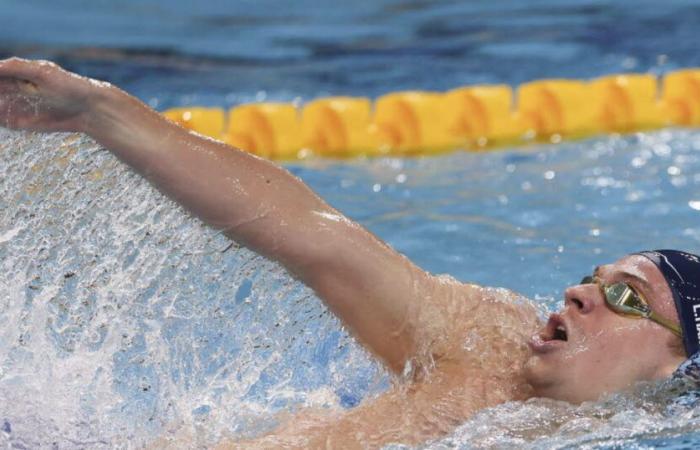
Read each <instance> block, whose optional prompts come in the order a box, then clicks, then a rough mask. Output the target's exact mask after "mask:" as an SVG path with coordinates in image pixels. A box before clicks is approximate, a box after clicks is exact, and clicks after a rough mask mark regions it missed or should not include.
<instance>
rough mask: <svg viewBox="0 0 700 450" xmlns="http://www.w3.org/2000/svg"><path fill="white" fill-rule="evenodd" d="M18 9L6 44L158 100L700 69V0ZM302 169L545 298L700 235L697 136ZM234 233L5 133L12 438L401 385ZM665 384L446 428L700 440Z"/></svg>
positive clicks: (77, 442) (375, 224)
mask: <svg viewBox="0 0 700 450" xmlns="http://www.w3.org/2000/svg"><path fill="white" fill-rule="evenodd" d="M1 6H2V8H1V9H0V21H1V22H2V26H0V56H9V55H15V54H16V55H20V56H26V57H45V58H50V59H53V60H56V61H57V62H59V63H61V64H63V65H64V66H66V67H67V68H69V69H72V70H76V71H78V72H80V73H83V74H85V75H89V76H94V77H98V78H101V79H106V80H108V81H111V82H113V83H115V84H118V85H120V86H122V87H124V88H125V89H127V90H128V91H130V92H132V93H134V94H135V95H137V96H139V97H140V98H142V99H143V100H144V101H146V102H147V103H149V104H150V105H152V106H154V107H156V108H160V109H164V108H167V107H171V106H175V105H183V104H202V105H217V106H231V105H234V104H237V103H240V102H245V101H251V100H255V99H258V100H260V99H266V100H295V99H299V100H307V99H311V98H314V97H317V96H321V95H328V94H351V95H370V96H376V95H380V94H383V93H385V92H389V91H393V90H400V89H438V90H445V89H449V88H453V87H456V86H459V85H462V84H472V83H503V82H505V83H511V84H517V83H520V82H523V81H527V80H531V79H535V78H542V77H560V76H563V77H580V78H585V77H594V76H598V75H604V74H608V73H614V72H619V71H638V72H652V73H659V74H661V73H664V72H666V71H668V70H672V69H674V68H678V67H687V66H696V65H700V51H698V50H699V49H698V46H699V45H700V44H698V41H697V39H696V34H697V23H700V21H699V19H700V4H698V3H697V2H690V1H684V2H682V1H667V2H664V3H663V6H659V4H658V2H643V1H642V2H639V1H635V2H632V1H617V2H612V1H609V2H590V1H588V2H583V1H576V2H564V1H534V2H522V1H518V2H516V1H503V2H461V3H454V2H441V1H412V2H405V1H403V2H401V1H386V0H384V1H355V2H343V3H336V2H330V1H329V2H320V1H313V2H311V1H296V2H288V1H257V2H252V1H250V2H248V1H239V2H236V3H235V4H232V3H231V2H223V1H220V2H200V3H197V4H192V3H190V2H184V1H170V2H163V1H122V2H104V1H91V2H88V1H54V2H50V3H49V2H39V1H19V0H4V1H3V2H2V5H1ZM288 168H289V169H290V170H291V171H292V172H294V173H295V174H297V175H299V176H300V177H301V178H302V179H303V180H304V181H306V182H307V183H308V184H310V185H311V186H312V187H313V188H314V189H315V190H316V191H317V192H319V194H321V196H323V197H324V198H326V199H327V200H328V201H329V202H330V203H331V204H332V205H334V206H336V207H337V208H339V209H340V210H341V211H343V212H345V213H346V214H347V215H349V216H350V217H352V218H353V219H355V220H357V221H359V222H360V223H361V224H363V225H365V226H366V227H368V228H369V229H370V230H372V231H373V232H375V233H376V234H377V235H378V236H380V237H381V238H383V239H385V240H387V241H388V242H389V243H390V244H391V245H392V246H394V247H395V248H397V249H398V250H399V251H401V252H403V253H405V254H407V255H408V256H409V257H410V258H412V259H413V260H415V261H416V262H417V263H418V264H419V265H421V266H423V267H424V268H426V269H428V270H430V271H431V272H438V273H450V274H452V275H454V276H455V277H457V278H459V279H461V280H465V281H474V282H477V283H481V284H486V285H492V286H505V287H508V288H511V289H514V290H517V291H520V292H522V293H524V294H526V295H528V296H529V297H530V298H533V299H535V300H536V301H538V302H540V303H542V304H544V305H546V306H548V307H550V308H554V307H556V305H557V303H558V302H559V301H560V298H561V293H562V291H563V289H564V287H565V286H567V284H569V283H572V282H575V281H577V280H578V279H580V277H581V275H582V274H587V273H589V272H590V270H591V268H592V267H593V266H595V265H597V264H600V263H604V262H610V261H612V260H614V259H616V258H617V257H619V256H621V255H623V254H625V253H628V252H630V251H635V250H639V249H645V248H660V247H672V248H673V247H680V248H685V249H688V250H691V251H696V252H697V251H698V250H700V226H698V223H700V222H698V218H700V188H699V186H700V175H698V174H699V173H700V133H698V132H695V131H691V130H666V131H660V132H654V133H639V134H634V135H629V136H609V137H600V138H595V139H590V140H586V141H582V142H576V143H567V144H563V145H558V146H546V145H532V146H530V147H527V148H518V149H504V150H502V151H498V152H492V153H465V152H456V153H452V154H449V155H444V156H440V157H432V158H410V159H395V158H383V159H373V160H358V161H342V162H338V161H328V160H314V161H308V162H304V163H301V164H291V165H288ZM228 245H229V244H228V242H227V241H226V240H225V239H224V238H222V237H221V236H218V235H216V234H215V233H213V232H212V231H211V230H208V229H206V228H204V227H202V226H201V225H200V224H199V223H198V222H196V221H194V220H192V219H190V218H188V217H187V216H186V215H185V214H184V213H183V212H182V211H180V210H179V209H178V208H177V207H176V206H174V205H173V204H171V203H170V202H167V201H166V200H164V199H163V198H162V197H160V196H159V195H158V194H157V193H155V192H154V191H153V190H152V189H151V188H150V187H149V186H148V185H147V184H145V183H144V182H143V181H142V180H140V179H138V178H137V177H136V176H134V175H133V174H130V173H129V172H128V171H127V170H125V169H124V168H123V167H122V166H121V165H120V164H119V163H118V162H116V161H115V160H114V159H113V158H112V157H111V156H109V155H108V154H106V153H105V152H103V151H100V150H99V149H97V148H96V147H95V146H94V145H93V144H92V143H90V142H89V141H87V140H79V141H74V138H72V137H66V136H52V137H47V138H42V137H38V136H29V135H26V136H25V135H21V134H16V133H6V132H4V131H0V266H1V267H2V269H3V270H2V271H1V272H0V444H3V445H5V446H6V447H9V448H12V446H13V445H14V446H15V447H18V448H22V446H24V447H25V448H34V447H38V446H44V447H50V446H51V443H52V442H58V446H59V448H73V447H105V448H108V447H123V448H128V447H131V446H138V445H141V444H143V443H145V442H148V441H149V439H152V438H153V437H155V436H163V435H166V436H169V435H171V434H177V433H179V434H183V433H184V434H185V435H189V436H190V437H191V436H193V435H194V436H197V438H196V439H198V441H197V442H198V443H200V444H206V443H211V442H215V441H216V439H217V438H218V437H219V436H221V435H222V434H223V433H244V434H245V433H249V434H252V433H255V432H260V431H262V430H264V429H266V428H269V427H271V426H273V425H274V422H275V420H276V419H275V413H276V412H279V411H284V410H286V409H290V408H299V407H302V406H304V405H320V406H324V405H325V406H328V405H330V406H337V407H350V406H353V405H355V404H357V403H358V402H359V401H361V399H362V398H364V397H365V396H367V395H371V394H373V393H376V392H381V390H382V389H384V388H386V386H387V383H388V377H387V375H386V373H384V371H383V370H382V369H381V368H380V367H378V366H377V365H376V364H375V363H374V362H373V361H372V360H371V359H370V358H369V357H368V356H367V355H366V354H365V353H364V352H363V351H362V350H361V349H360V348H359V347H358V346H357V345H356V344H355V343H354V342H353V341H352V339H351V338H349V337H348V336H347V334H346V333H345V332H344V331H343V330H342V328H341V327H340V325H339V324H338V323H337V321H336V320H334V319H333V318H332V317H331V316H330V315H329V314H328V313H327V312H326V311H325V310H324V309H323V307H322V306H321V305H320V303H319V302H318V301H317V299H315V298H314V297H313V295H312V294H311V293H310V292H309V291H308V290H306V289H305V288H304V287H303V286H300V285H299V284H298V283H297V282H295V281H294V280H292V279H290V278H289V277H288V276H287V275H286V274H285V273H284V272H283V271H282V270H281V269H280V268H279V267H277V266H275V265H273V264H271V263H269V262H266V261H264V260H263V259H262V258H260V257H257V256H255V255H253V254H251V253H249V252H247V251H245V250H242V249H238V248H236V247H234V248H231V249H228ZM71 274H72V275H71ZM654 389H655V388H649V389H646V390H644V389H643V390H642V392H641V394H640V395H639V396H635V397H625V396H622V397H615V396H613V398H611V399H608V400H606V401H604V402H601V403H596V404H591V405H583V406H581V407H571V406H565V405H559V404H556V405H551V404H548V403H538V402H529V403H527V404H525V405H523V404H516V405H505V406H503V407H500V408H496V409H494V410H493V411H486V412H484V413H483V414H481V415H479V416H477V417H476V418H474V419H473V420H471V421H470V422H468V423H467V424H465V425H464V426H463V427H460V429H459V430H457V431H456V432H455V433H454V434H453V435H451V436H449V437H447V438H446V439H445V440H443V441H441V442H438V443H436V444H435V445H434V447H435V448H454V447H457V448H460V447H465V446H475V447H500V448H504V447H508V446H520V447H531V448H554V447H556V448H573V447H579V446H587V447H589V448H615V447H637V448H649V447H654V446H661V447H665V448H683V447H684V446H686V447H687V446H691V447H692V446H698V445H700V441H699V440H698V435H697V431H696V430H697V429H698V426H699V425H700V422H698V419H697V418H696V417H697V416H698V411H697V410H696V409H695V408H694V406H693V405H692V404H691V405H690V406H687V405H686V406H682V405H681V406H679V405H677V404H675V403H673V402H674V400H669V399H668V398H667V397H664V396H663V395H662V394H658V393H657V391H655V390H654ZM657 397H661V400H659V399H658V398H657ZM649 398H652V399H655V402H651V401H648V400H649ZM650 405H656V406H650ZM658 405H661V406H658ZM669 411H671V413H669ZM183 430H184V431H183Z"/></svg>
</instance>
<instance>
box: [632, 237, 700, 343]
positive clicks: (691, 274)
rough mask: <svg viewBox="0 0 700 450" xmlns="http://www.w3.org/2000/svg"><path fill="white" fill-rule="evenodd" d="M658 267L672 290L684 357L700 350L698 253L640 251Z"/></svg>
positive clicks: (699, 257)
mask: <svg viewBox="0 0 700 450" xmlns="http://www.w3.org/2000/svg"><path fill="white" fill-rule="evenodd" d="M637 254H638V255H642V256H645V257H646V258H648V259H650V260H651V261H652V262H653V263H654V264H656V267H658V268H659V270H660V271H661V273H662V274H664V278H666V282H667V283H668V286H669V287H670V288H671V292H672V293H673V301H674V303H675V304H676V311H677V312H678V317H679V318H680V321H681V329H682V330H683V347H684V348H685V353H686V356H692V355H694V354H695V353H697V352H698V350H700V256H697V255H693V254H692V253H686V252H680V251H678V250H654V251H646V252H639V253H637Z"/></svg>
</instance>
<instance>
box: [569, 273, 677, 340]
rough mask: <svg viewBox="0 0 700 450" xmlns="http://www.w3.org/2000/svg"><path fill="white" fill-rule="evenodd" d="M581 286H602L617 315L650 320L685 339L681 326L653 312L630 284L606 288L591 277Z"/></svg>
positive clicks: (606, 300) (607, 300)
mask: <svg viewBox="0 0 700 450" xmlns="http://www.w3.org/2000/svg"><path fill="white" fill-rule="evenodd" d="M581 284H597V285H598V286H600V288H601V289H602V291H603V294H604V295H603V296H604V297H605V303H607V305H608V307H610V309H612V310H613V311H615V312H616V313H618V314H624V315H626V316H630V317H636V318H638V319H642V318H644V319H649V320H651V321H653V322H656V323H658V324H659V325H661V326H662V327H664V328H667V329H669V330H671V331H672V332H673V334H675V335H676V336H678V337H681V338H682V337H683V332H682V331H681V327H680V326H679V325H676V324H675V323H673V322H672V321H670V320H668V319H666V318H665V317H662V316H660V315H659V314H657V313H655V312H654V311H652V309H651V308H650V307H649V304H648V303H647V301H646V300H644V297H642V295H641V294H639V293H638V292H636V291H635V290H634V289H633V288H632V287H631V286H630V285H629V284H627V283H622V282H620V283H615V284H611V285H610V286H606V285H605V284H603V282H602V281H600V278H598V277H596V276H590V275H589V276H586V277H583V279H582V280H581Z"/></svg>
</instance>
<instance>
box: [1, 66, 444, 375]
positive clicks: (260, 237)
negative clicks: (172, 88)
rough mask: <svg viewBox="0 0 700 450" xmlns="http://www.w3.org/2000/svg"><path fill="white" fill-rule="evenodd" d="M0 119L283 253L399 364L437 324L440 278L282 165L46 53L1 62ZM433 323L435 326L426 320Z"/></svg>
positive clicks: (240, 238) (363, 336)
mask: <svg viewBox="0 0 700 450" xmlns="http://www.w3.org/2000/svg"><path fill="white" fill-rule="evenodd" d="M0 125H3V126H6V127H10V128H17V129H27V130H35V131H77V132H84V133H87V134H88V135H90V136H91V137H93V138H94V139H95V140H96V141H97V142H99V143H100V144H101V145H103V146H104V147H105V148H107V149H109V150H110V151H111V152H112V153H114V154H115V155H116V156H117V157H119V158H120V159H121V160H122V161H124V162H125V163H127V164H128V165H129V166H131V167H132V168H133V169H134V170H135V171H136V172H138V173H139V174H141V175H143V176H144V177H145V178H147V179H148V180H149V181H150V182H151V183H152V184H153V185H155V186H156V187H157V188H158V189H159V190H161V191H162V192H163V193H165V194H166V195H168V196H169V197H171V198H173V199H174V200H176V201H177V202H179V203H180V204H182V205H183V206H184V207H185V208H187V209H188V210H189V211H191V212H192V213H193V214H194V215H195V216H197V217H199V218H200V219H202V220H203V221H205V222H206V223H208V224H209V225H211V226H212V227H215V228H217V229H220V230H223V232H224V233H226V235H227V236H229V237H230V238H231V239H234V240H236V241H237V242H239V243H241V244H243V245H246V246H247V247H249V248H251V249H253V250H255V251H256V252H259V253H261V254H262V255H265V256H267V257H269V258H271V259H273V260H276V261H278V262H280V263H281V264H282V265H283V266H284V267H286V268H287V269H288V270H289V271H290V272H291V273H292V274H294V275H295V276H296V277H298V278H299V279H300V280H301V281H303V282H304V283H305V284H307V285H308V286H310V287H311V288H312V289H314V291H315V292H316V293H317V294H318V295H319V297H321V299H323V301H324V302H325V303H326V304H327V305H328V307H329V308H330V309H331V310H332V311H333V312H334V313H335V314H336V315H337V316H338V317H340V319H341V320H342V321H343V322H344V323H345V324H346V325H347V326H348V327H349V328H350V329H351V331H352V332H353V333H354V334H355V336H356V337H357V338H358V339H359V340H360V341H361V342H362V343H363V344H364V345H366V346H367V347H368V348H369V349H371V350H372V351H373V352H374V353H375V354H376V355H378V356H379V357H381V358H382V359H383V360H384V361H385V362H386V363H387V365H388V366H389V367H390V368H392V369H393V370H394V371H398V372H400V371H401V370H403V368H404V365H405V363H406V362H407V360H409V359H411V358H414V357H415V356H417V353H419V352H422V351H423V350H427V351H428V352H429V351H431V350H430V349H426V348H424V347H426V346H427V344H428V343H430V342H434V341H437V336H431V335H430V334H431V332H430V331H429V330H432V329H435V330H440V332H444V328H443V327H441V326H440V324H439V322H440V321H441V320H442V319H441V317H443V318H444V315H442V314H434V311H433V305H434V304H435V303H434V302H433V300H431V296H432V295H433V294H434V293H435V292H434V291H435V289H436V288H437V285H439V284H440V283H439V281H437V280H436V279H435V278H434V277H432V276H430V275H429V274H427V273H426V272H424V271H422V270H421V269H419V268H418V267H416V266H415V265H414V264H412V263H411V262H410V261H409V260H408V259H406V258H405V257H403V256H402V255H400V254H399V253H397V252H395V251H394V250H392V249H391V248H390V247H389V246H387V245H386V244H384V243H383V242H381V241H380V240H379V239H377V238H376V237H375V236H374V235H372V234H371V233H369V232H368V231H367V230H365V229H364V228H362V227H361V226H359V225H357V224H356V223H354V222H352V221H351V220H349V219H347V218H346V217H344V216H343V215H342V214H340V213H339V212H338V211H336V210H335V209H333V208H332V207H330V206H329V205H327V204H326V203H325V202H324V201H323V200H321V199H320V198H319V197H318V196H317V195H315V194H314V193H313V192H312V191H311V190H310V189H309V188H308V187H307V186H306V185H305V184H304V183H303V182H301V181H300V180H299V179H298V178H296V177H294V176H293V175H291V174H290V173H289V172H287V171H286V170H285V169H283V168H281V167H279V166H277V165H275V164H273V163H271V162H269V161H266V160H263V159H260V158H258V157H256V156H253V155H251V154H248V153H245V152H242V151H239V150H236V149H234V148H231V147H229V146H227V145H225V144H223V143H220V142H217V141H214V140H212V139H208V138H205V137H203V136H200V135H198V134H196V133H191V132H188V131H186V130H184V129H183V128H181V127H179V126H178V125H176V124H174V123H172V122H169V121H167V120H165V119H164V118H163V117H162V116H161V115H159V114H158V113H156V112H155V111H153V110H151V109H150V108H148V107H147V106H146V105H144V104H143V103H142V102H140V101H139V100H137V99H135V98H134V97H131V96H129V95H128V94H126V93H125V92H123V91H121V90H119V89H117V88H115V87H113V86H111V85H108V84H106V83H100V82H96V81H94V80H89V79H86V78H83V77H79V76H77V75H74V74H71V73H69V72H66V71H64V70H62V69H61V68H59V67H58V66H56V65H54V64H51V63H46V62H30V61H25V60H19V59H11V60H5V61H0ZM428 323H429V324H430V325H428Z"/></svg>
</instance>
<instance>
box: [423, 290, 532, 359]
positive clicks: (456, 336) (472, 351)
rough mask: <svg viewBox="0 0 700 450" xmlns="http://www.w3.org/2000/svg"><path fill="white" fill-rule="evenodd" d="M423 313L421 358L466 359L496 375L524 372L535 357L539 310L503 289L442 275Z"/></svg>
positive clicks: (526, 300) (425, 303) (424, 305)
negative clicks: (532, 352) (533, 345)
mask: <svg viewBox="0 0 700 450" xmlns="http://www.w3.org/2000/svg"><path fill="white" fill-rule="evenodd" d="M436 281H437V283H436V285H435V289H434V291H433V293H432V295H431V296H429V298H426V299H425V302H424V304H423V305H422V308H421V310H420V313H421V314H420V324H421V326H420V328H421V334H423V333H424V334H423V335H422V336H421V339H422V340H421V342H423V343H424V346H423V347H422V349H421V350H422V352H420V353H419V354H420V355H422V357H423V358H425V359H428V360H430V361H431V362H435V361H439V360H441V359H449V360H460V361H462V362H463V363H466V364H467V365H469V366H471V367H474V368H475V369H477V368H478V369H479V370H487V371H489V372H491V373H513V371H514V370H520V369H521V368H522V366H523V365H524V363H525V360H526V359H527V357H528V356H529V352H530V350H529V348H528V346H527V341H528V340H529V339H530V337H531V336H532V335H533V334H534V333H535V332H536V330H537V329H538V328H539V327H540V320H539V318H538V309H537V307H536V306H535V305H534V304H533V303H532V302H531V301H530V300H528V299H527V298H525V297H523V296H520V295H518V294H516V293H514V292H512V291H509V290H507V289H502V288H489V287H482V286H478V285H473V284H463V283H460V282H459V281H457V280H455V279H454V278H452V277H448V276H439V277H436Z"/></svg>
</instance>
